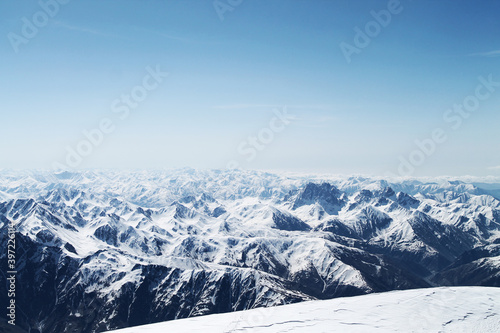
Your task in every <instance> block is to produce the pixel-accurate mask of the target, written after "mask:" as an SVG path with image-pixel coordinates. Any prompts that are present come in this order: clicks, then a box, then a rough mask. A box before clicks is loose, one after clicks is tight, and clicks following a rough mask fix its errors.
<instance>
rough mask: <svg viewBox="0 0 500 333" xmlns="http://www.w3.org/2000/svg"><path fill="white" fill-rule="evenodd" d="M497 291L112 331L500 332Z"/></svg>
mask: <svg viewBox="0 0 500 333" xmlns="http://www.w3.org/2000/svg"><path fill="white" fill-rule="evenodd" d="M499 300H500V288H492V287H454V288H448V287H441V288H431V289H414V290H406V291H392V292H386V293H379V294H370V295H364V296H356V297H347V298H336V299H332V300H324V301H309V302H302V303H297V304H290V305H283V306H277V307H272V308H259V309H252V310H246V311H239V312H232V313H225V314H215V315H208V316H200V317H194V318H187V319H179V320H174V321H169V322H163V323H157V324H151V325H145V326H137V327H131V328H127V329H122V330H116V331H112V332H113V333H165V332H175V333H188V332H189V333H191V332H203V333H221V332H225V333H229V332H234V333H236V332H255V333H260V332H262V333H278V332H280V333H282V332H297V333H298V332H300V333H302V332H304V333H306V332H315V333H321V332H443V333H444V332H463V333H476V332H477V333H487V332H500V302H499Z"/></svg>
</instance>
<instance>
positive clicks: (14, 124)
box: [0, 0, 500, 176]
mask: <svg viewBox="0 0 500 333" xmlns="http://www.w3.org/2000/svg"><path fill="white" fill-rule="evenodd" d="M55 1H56V0H41V1H40V2H38V1H8V0H0V36H1V41H0V59H1V62H0V75H1V80H0V96H1V97H2V98H1V105H0V110H1V111H0V112H1V119H2V125H3V126H2V127H1V130H0V152H1V154H0V168H46V169H49V168H52V167H53V166H54V165H55V164H54V163H55V162H57V163H58V165H59V166H61V165H63V166H70V167H76V168H178V167H194V168H225V167H226V166H228V163H229V164H230V165H231V166H238V167H241V168H249V169H268V170H291V171H311V172H331V173H337V174H339V173H340V174H352V173H361V174H370V175H385V174H387V173H389V172H390V173H393V174H398V173H399V174H407V175H410V174H411V175H415V176H434V175H457V176H458V175H477V176H484V175H500V144H499V143H500V131H499V130H498V129H499V127H500V126H499V125H500V112H499V111H500V84H496V83H495V82H500V23H499V22H500V20H499V14H500V2H499V1H496V0H491V1H488V0H484V1H472V0H470V1H457V0H447V1H446V0H444V1H435V0H428V1H425V0H421V1H417V0H413V1H410V0H401V1H400V2H399V4H398V1H395V0H391V1H352V0H335V1H334V0H332V1H327V0H315V1H314V0H281V1H279V0H274V1H273V0H243V1H238V0H222V1H218V2H213V1H211V0H204V1H201V0H199V1H194V0H193V1H189V0H170V1H167V0H165V1H159V0H147V1H144V0H141V1H139V0H135V1H132V0H122V1H116V0H113V1H111V0H85V1H83V0H72V1H68V0H65V1H62V0H60V1H61V2H65V3H64V4H59V3H56V2H55ZM214 3H215V5H214ZM42 4H43V5H42ZM54 4H57V5H54ZM372 11H374V12H375V13H379V14H378V16H379V17H378V19H379V21H376V20H375V17H374V15H373V13H372ZM381 11H383V12H381ZM387 13H389V15H390V18H389V17H388V16H387ZM375 16H377V15H375ZM379 22H380V23H379ZM33 28H34V29H33ZM367 29H368V30H367ZM359 31H361V34H360V33H359ZM367 39H368V40H367ZM346 50H348V51H346ZM353 50H355V51H353ZM157 69H158V70H159V71H160V72H168V76H166V77H164V75H163V74H161V73H160V76H158V74H157V75H156V77H157V81H155V80H154V77H151V74H149V72H152V71H153V72H154V71H156V70H157ZM479 77H482V78H483V79H482V81H481V80H480V79H479ZM487 81H490V83H487V84H486V85H485V83H484V82H487ZM143 82H146V83H143ZM145 88H148V89H149V90H145ZM144 92H146V95H144ZM131 93H135V96H136V97H132V101H129V103H133V105H134V107H128V106H127V104H125V103H126V102H125V100H124V99H123V98H127V97H126V95H129V96H130V95H131ZM476 94H479V95H478V96H479V97H480V98H479V97H476ZM124 96H125V97H124ZM133 98H136V99H135V100H134V99H133ZM136 102H137V103H136ZM463 103H469V104H468V105H466V108H467V109H468V110H471V111H470V112H469V111H467V112H463V111H462V113H458V111H453V109H452V108H453V106H454V104H457V105H459V106H460V105H461V104H463ZM128 105H131V104H128ZM127 108H128V109H129V110H127ZM284 110H286V112H287V113H288V114H289V115H288V116H286V117H287V118H285V121H283V120H279V119H275V118H276V117H277V116H276V114H281V115H282V117H283V114H284ZM457 110H458V109H457ZM126 111H130V112H128V114H125V112H126ZM292 116H293V117H292ZM292 118H293V119H292ZM103 120H104V123H105V126H104V129H105V130H106V131H107V132H106V133H104V132H103V131H102V129H99V126H100V123H101V122H102V121H103ZM110 128H111V129H112V130H111V129H110ZM96 129H98V130H99V131H101V132H100V133H101V134H102V136H101V135H100V134H96V133H97V132H96V131H94V130H96ZM436 129H438V131H440V132H439V133H438V134H439V135H436V137H433V134H432V133H433V132H435V130H436ZM83 131H90V132H91V133H94V134H95V135H94V143H89V140H88V139H87V138H86V136H85V135H84V134H83ZM252 137H253V139H252ZM443 137H445V138H446V139H443ZM415 140H419V142H423V144H421V145H420V146H419V145H418V144H417V143H415ZM85 141H86V142H85ZM431 141H432V142H431ZM426 144H427V145H426ZM89 145H90V148H89ZM78 149H80V153H79V152H78ZM69 151H73V153H69ZM89 151H91V152H90V153H88V152H89ZM72 154H73V155H74V154H78V155H79V156H78V157H75V156H73V155H72ZM70 155H72V156H71V157H69V156H70ZM68 158H69V159H68ZM68 161H69V162H68ZM70 164H71V165H70Z"/></svg>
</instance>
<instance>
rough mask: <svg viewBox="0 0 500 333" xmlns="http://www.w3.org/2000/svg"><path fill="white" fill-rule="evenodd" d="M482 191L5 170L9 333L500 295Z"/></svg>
mask: <svg viewBox="0 0 500 333" xmlns="http://www.w3.org/2000/svg"><path fill="white" fill-rule="evenodd" d="M481 184H482V183H481ZM481 184H480V183H478V184H473V183H468V182H463V181H460V180H450V179H436V180H434V181H431V180H429V181H421V180H416V179H409V180H384V179H376V178H367V177H358V176H356V177H330V176H308V175H293V174H275V173H268V172H257V171H242V170H193V169H182V170H170V171H95V170H94V171H79V172H68V171H65V172H59V173H53V172H48V171H47V172H45V171H8V170H3V171H0V230H1V232H2V235H3V237H2V240H1V242H2V245H1V246H3V248H7V244H6V243H7V237H4V235H6V234H7V229H8V225H9V224H14V225H15V228H16V245H17V248H16V261H17V267H16V270H17V276H16V278H17V285H18V289H17V292H16V303H17V304H18V313H17V328H18V329H19V330H20V331H24V332H37V331H38V332H40V333H42V332H54V333H58V332H103V331H107V330H112V329H118V328H124V327H130V326H136V325H144V324H150V323H155V322H160V321H167V320H173V319H180V318H188V317H194V316H200V315H208V314H215V313H224V312H233V311H238V310H246V309H253V308H259V307H272V306H277V305H283V304H289V303H297V302H302V301H311V300H323V299H331V298H337V297H345V296H355V295H363V294H370V293H379V292H386V291H393V290H400V289H415V288H429V287H439V286H492V287H498V286H500V201H499V199H498V197H496V194H495V193H496V192H495V191H494V190H492V188H493V189H494V188H495V186H494V185H491V184H490V185H488V186H482V185H481ZM6 256H7V254H6V251H2V252H1V253H0V262H1V263H2V266H1V267H2V273H3V275H5V272H6V271H7V269H6V263H7V257H6ZM0 293H1V294H2V295H5V294H6V293H7V290H6V286H5V284H2V285H1V286H0ZM2 302H3V301H2ZM1 305H2V306H4V304H3V303H2V304H1ZM2 325H3V326H5V325H8V324H6V323H4V322H0V327H1V326H2Z"/></svg>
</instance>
